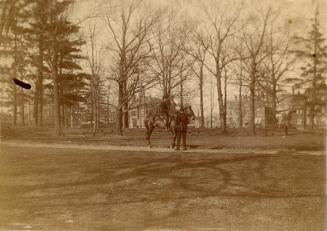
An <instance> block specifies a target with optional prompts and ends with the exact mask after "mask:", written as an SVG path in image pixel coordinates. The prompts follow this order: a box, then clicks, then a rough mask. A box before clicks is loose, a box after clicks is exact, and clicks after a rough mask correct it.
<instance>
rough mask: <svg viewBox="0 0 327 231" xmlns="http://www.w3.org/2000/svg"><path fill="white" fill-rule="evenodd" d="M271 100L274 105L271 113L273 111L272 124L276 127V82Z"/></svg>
mask: <svg viewBox="0 0 327 231" xmlns="http://www.w3.org/2000/svg"><path fill="white" fill-rule="evenodd" d="M271 101H272V105H271V106H272V107H271V111H272V112H271V113H272V119H273V121H272V123H273V124H272V126H273V128H274V129H276V128H277V89H276V84H275V83H274V84H273V90H272V95H271Z"/></svg>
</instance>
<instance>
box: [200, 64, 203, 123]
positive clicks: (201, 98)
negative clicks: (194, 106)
mask: <svg viewBox="0 0 327 231" xmlns="http://www.w3.org/2000/svg"><path fill="white" fill-rule="evenodd" d="M199 77H200V78H199V87H200V112H201V118H200V127H201V128H204V108H203V65H202V66H201V69H200V76H199Z"/></svg>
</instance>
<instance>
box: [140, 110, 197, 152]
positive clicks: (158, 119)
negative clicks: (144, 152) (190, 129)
mask: <svg viewBox="0 0 327 231" xmlns="http://www.w3.org/2000/svg"><path fill="white" fill-rule="evenodd" d="M155 111H158V110H155ZM184 111H185V113H186V114H187V116H188V118H189V120H194V119H195V118H196V117H195V114H194V112H193V110H192V108H191V106H190V105H185V106H184ZM176 116H177V111H176V110H174V111H173V112H172V114H170V115H169V117H170V118H169V126H168V131H170V132H171V133H172V134H173V142H172V147H174V146H175V141H176V129H175V127H176ZM166 119H167V118H164V117H163V116H161V115H160V114H159V113H154V114H153V115H150V116H147V117H146V119H145V120H144V124H145V128H146V139H147V140H148V145H149V147H151V141H150V139H151V134H152V132H153V130H154V128H156V127H157V128H164V129H167V126H166V125H167V121H166Z"/></svg>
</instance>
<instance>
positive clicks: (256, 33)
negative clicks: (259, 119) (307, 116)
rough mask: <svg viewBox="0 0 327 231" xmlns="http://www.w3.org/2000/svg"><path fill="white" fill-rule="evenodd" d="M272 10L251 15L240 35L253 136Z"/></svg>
mask: <svg viewBox="0 0 327 231" xmlns="http://www.w3.org/2000/svg"><path fill="white" fill-rule="evenodd" d="M272 15H273V13H272V10H271V9H270V8H269V9H268V10H267V11H266V12H265V13H263V14H260V13H258V14H255V13H251V17H250V18H249V19H248V20H249V23H248V26H247V27H246V28H245V29H244V31H243V33H242V41H243V42H244V50H245V56H246V58H245V59H243V60H244V64H245V65H244V66H245V69H246V70H247V72H248V73H249V79H248V80H247V86H248V88H249V91H250V121H249V125H250V132H251V133H252V134H255V97H256V91H257V87H258V86H257V85H258V84H257V83H258V80H259V78H260V77H261V75H260V66H261V65H262V63H263V61H264V59H266V58H267V50H266V46H265V45H266V41H267V40H266V37H267V25H268V24H269V22H270V20H271V18H272Z"/></svg>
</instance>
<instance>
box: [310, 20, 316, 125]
mask: <svg viewBox="0 0 327 231" xmlns="http://www.w3.org/2000/svg"><path fill="white" fill-rule="evenodd" d="M315 24H316V25H317V24H318V21H317V16H316V17H315ZM317 43H318V41H317V35H316V34H315V35H314V55H313V77H312V90H311V104H310V123H311V129H314V127H315V125H314V118H315V104H316V102H315V101H316V77H317V62H318V60H317V50H318V49H317Z"/></svg>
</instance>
